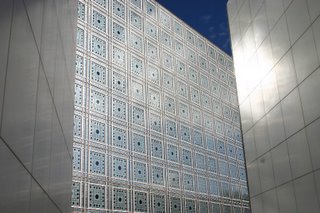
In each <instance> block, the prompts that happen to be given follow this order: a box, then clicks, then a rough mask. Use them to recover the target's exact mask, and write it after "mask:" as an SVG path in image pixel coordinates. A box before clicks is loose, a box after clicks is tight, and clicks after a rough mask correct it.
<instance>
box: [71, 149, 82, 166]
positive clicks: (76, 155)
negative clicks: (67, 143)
mask: <svg viewBox="0 0 320 213" xmlns="http://www.w3.org/2000/svg"><path fill="white" fill-rule="evenodd" d="M72 167H73V170H78V171H80V170H81V149H80V148H73V158H72Z"/></svg>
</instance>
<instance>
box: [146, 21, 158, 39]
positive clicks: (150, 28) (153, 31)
mask: <svg viewBox="0 0 320 213" xmlns="http://www.w3.org/2000/svg"><path fill="white" fill-rule="evenodd" d="M146 33H147V35H148V36H150V37H151V38H153V39H155V40H158V28H157V27H156V26H155V25H153V24H151V23H150V22H148V21H147V23H146Z"/></svg>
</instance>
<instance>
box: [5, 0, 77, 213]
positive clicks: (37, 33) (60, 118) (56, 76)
mask: <svg viewBox="0 0 320 213" xmlns="http://www.w3.org/2000/svg"><path fill="white" fill-rule="evenodd" d="M75 21H76V2H75V1H71V0H70V1H60V0H46V1H42V0H2V1H1V6H0V29H1V30H0V47H1V48H0V133H1V134H0V211H1V212H4V213H15V212H30V213H31V212H32V213H34V212H39V213H42V212H70V199H71V177H72V128H73V127H72V121H73V99H74V92H73V87H74V63H73V61H74V55H75Z"/></svg>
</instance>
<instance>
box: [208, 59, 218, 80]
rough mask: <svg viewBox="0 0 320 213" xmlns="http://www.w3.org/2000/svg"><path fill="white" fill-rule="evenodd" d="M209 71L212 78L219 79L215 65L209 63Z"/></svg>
mask: <svg viewBox="0 0 320 213" xmlns="http://www.w3.org/2000/svg"><path fill="white" fill-rule="evenodd" d="M209 72H210V73H211V75H212V76H213V77H214V78H216V79H219V72H218V69H217V67H216V65H214V64H212V63H209Z"/></svg>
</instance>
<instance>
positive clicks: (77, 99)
mask: <svg viewBox="0 0 320 213" xmlns="http://www.w3.org/2000/svg"><path fill="white" fill-rule="evenodd" d="M82 98H83V92H82V86H81V85H79V84H77V83H76V84H75V85H74V105H77V106H81V105H82Z"/></svg>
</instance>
